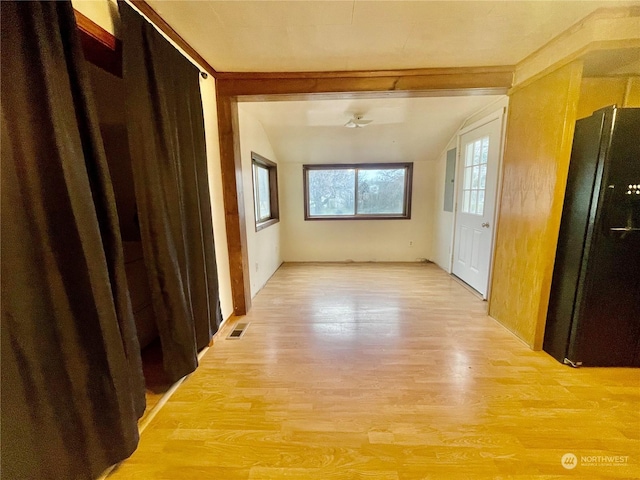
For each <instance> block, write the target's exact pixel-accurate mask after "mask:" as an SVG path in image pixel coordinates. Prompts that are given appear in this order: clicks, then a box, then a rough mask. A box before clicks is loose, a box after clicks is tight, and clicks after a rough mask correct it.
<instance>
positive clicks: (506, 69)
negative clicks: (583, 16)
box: [217, 65, 515, 80]
mask: <svg viewBox="0 0 640 480" xmlns="http://www.w3.org/2000/svg"><path fill="white" fill-rule="evenodd" d="M514 68H515V67H514V66H513V65H503V66H498V67H450V68H416V69H407V70H353V71H329V72H218V77H217V78H219V79H220V80H242V79H244V80H246V79H251V80H256V79H263V80H268V79H295V78H307V79H308V78H314V79H316V78H375V77H411V76H413V77H423V76H429V75H459V74H460V73H475V74H485V73H513V70H514Z"/></svg>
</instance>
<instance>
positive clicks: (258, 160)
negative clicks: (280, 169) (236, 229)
mask: <svg viewBox="0 0 640 480" xmlns="http://www.w3.org/2000/svg"><path fill="white" fill-rule="evenodd" d="M251 167H252V172H253V204H254V211H255V220H256V231H259V230H262V229H263V228H265V227H268V226H269V225H272V224H273V223H276V222H277V221H278V220H279V215H278V213H279V212H278V176H277V170H276V168H277V167H276V164H275V163H274V162H272V161H271V160H268V159H266V158H264V157H263V156H261V155H258V154H257V153H255V152H251Z"/></svg>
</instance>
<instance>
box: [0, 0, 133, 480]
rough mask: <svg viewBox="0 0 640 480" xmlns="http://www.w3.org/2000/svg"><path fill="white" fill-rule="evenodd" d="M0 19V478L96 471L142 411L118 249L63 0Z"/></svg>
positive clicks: (118, 455)
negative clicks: (0, 166)
mask: <svg viewBox="0 0 640 480" xmlns="http://www.w3.org/2000/svg"><path fill="white" fill-rule="evenodd" d="M0 5H1V15H2V37H1V43H2V49H1V57H2V65H1V72H2V98H1V113H2V122H1V123H2V126H1V132H2V137H1V144H0V145H1V155H0V157H1V165H2V170H1V187H2V195H1V202H0V205H1V216H2V231H1V235H2V253H1V268H2V282H1V293H2V307H1V311H2V335H1V337H2V359H1V362H2V364H1V371H2V401H1V413H2V436H1V438H2V440H1V443H2V445H1V448H2V478H7V479H9V478H12V479H14V478H15V479H31V478H51V479H65V480H67V479H91V478H95V477H96V476H98V475H99V474H100V473H101V472H102V471H103V470H104V469H105V468H107V467H108V466H110V465H112V464H114V463H117V462H119V461H121V460H123V459H124V458H126V457H128V456H129V455H130V454H131V453H132V452H133V451H134V450H135V448H136V446H137V443H138V427H137V420H138V418H139V417H140V416H141V415H142V412H143V410H144V386H143V382H144V380H143V376H142V368H141V362H140V350H139V346H138V341H137V338H136V332H135V326H134V323H133V316H132V313H131V303H130V300H129V294H128V290H127V284H126V278H125V271H124V263H123V253H122V244H121V240H120V234H119V231H118V219H117V213H116V210H115V201H114V195H113V190H112V187H111V180H110V178H109V172H108V169H107V162H106V159H105V155H104V149H103V146H102V140H101V138H100V132H99V127H98V121H97V117H96V113H95V108H94V105H93V102H92V99H91V95H90V94H89V92H90V85H89V80H88V77H87V74H86V72H85V71H84V63H83V62H84V59H83V54H82V51H81V47H80V44H79V41H78V38H77V37H76V25H75V19H74V14H73V9H72V6H71V3H70V2H0Z"/></svg>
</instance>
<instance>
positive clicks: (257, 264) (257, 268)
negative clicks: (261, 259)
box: [256, 262, 260, 272]
mask: <svg viewBox="0 0 640 480" xmlns="http://www.w3.org/2000/svg"><path fill="white" fill-rule="evenodd" d="M259 268H260V264H259V263H258V262H256V272H257V271H258V270H259Z"/></svg>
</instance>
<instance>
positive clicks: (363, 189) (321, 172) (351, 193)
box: [304, 163, 413, 220]
mask: <svg viewBox="0 0 640 480" xmlns="http://www.w3.org/2000/svg"><path fill="white" fill-rule="evenodd" d="M412 170H413V164H411V163H394V164H361V165H344V164H335V165H304V181H305V219H306V220H319V219H354V218H356V219H362V218H367V219H387V218H411V213H410V209H411V180H412V178H411V177H412Z"/></svg>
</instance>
